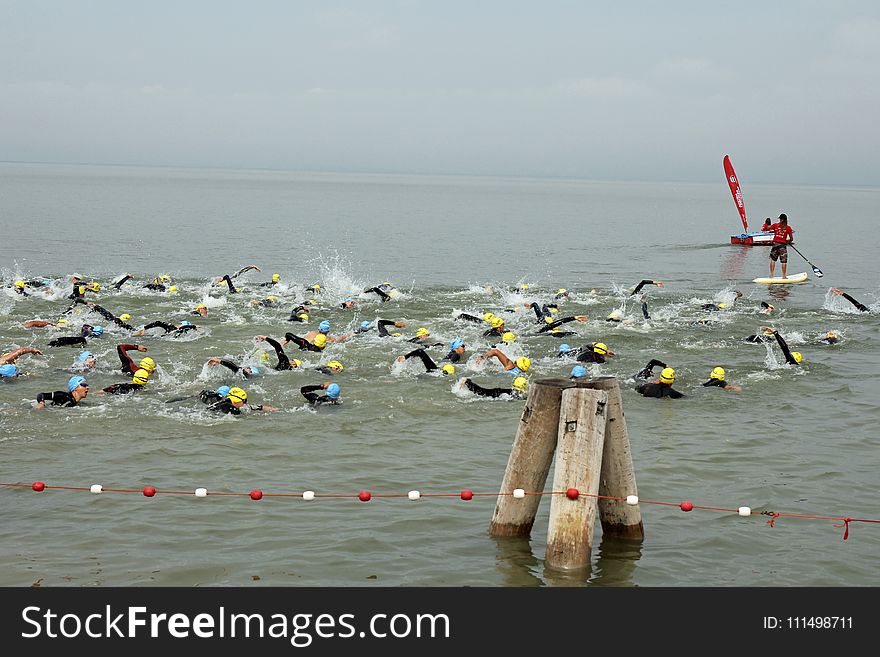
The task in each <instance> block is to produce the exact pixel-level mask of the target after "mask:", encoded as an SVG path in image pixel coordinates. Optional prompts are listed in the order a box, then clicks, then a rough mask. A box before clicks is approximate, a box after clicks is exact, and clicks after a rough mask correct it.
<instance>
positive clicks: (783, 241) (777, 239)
mask: <svg viewBox="0 0 880 657" xmlns="http://www.w3.org/2000/svg"><path fill="white" fill-rule="evenodd" d="M770 230H772V231H773V246H772V247H770V278H773V273H774V272H775V271H776V261H777V260H779V262H781V263H782V278H788V276H787V270H788V245H789V244H791V243H792V242H793V241H794V231H793V230H792V229H791V226H789V225H788V217H786V216H785V214H784V213H783V214H781V215H779V221H778V222H776V223H775V224H773V225H772V226H770Z"/></svg>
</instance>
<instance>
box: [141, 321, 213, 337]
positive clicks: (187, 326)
mask: <svg viewBox="0 0 880 657" xmlns="http://www.w3.org/2000/svg"><path fill="white" fill-rule="evenodd" d="M154 328H160V329H162V330H163V331H165V333H164V334H163V335H168V334H169V333H171V334H172V335H171V337H172V338H179V337H180V336H181V335H184V334H185V333H187V332H188V331H195V330H197V329H198V328H199V327H198V326H196V325H195V324H193V323H192V322H188V321H182V322H181V323H180V324H169V323H168V322H161V321H155V322H150V323H149V324H147V325H146V326H144V327H143V328H139V329H138V330H137V331H136V332H135V335H143V334H144V333H146V332H147V331H149V330H151V329H154Z"/></svg>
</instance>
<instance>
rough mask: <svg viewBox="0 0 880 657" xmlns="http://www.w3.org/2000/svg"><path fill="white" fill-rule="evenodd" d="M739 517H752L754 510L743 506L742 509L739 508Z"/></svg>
mask: <svg viewBox="0 0 880 657" xmlns="http://www.w3.org/2000/svg"><path fill="white" fill-rule="evenodd" d="M739 515H741V516H750V515H752V510H751V509H750V508H749V507H747V506H741V507H739Z"/></svg>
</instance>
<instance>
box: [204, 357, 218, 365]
mask: <svg viewBox="0 0 880 657" xmlns="http://www.w3.org/2000/svg"><path fill="white" fill-rule="evenodd" d="M207 364H208V365H219V364H220V359H219V358H209V359H208V363H207Z"/></svg>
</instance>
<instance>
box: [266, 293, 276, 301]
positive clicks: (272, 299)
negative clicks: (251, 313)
mask: <svg viewBox="0 0 880 657" xmlns="http://www.w3.org/2000/svg"><path fill="white" fill-rule="evenodd" d="M266 301H271V302H272V303H275V302H276V301H278V297H276V296H272V295H271V294H270V295H269V296H268V297H266Z"/></svg>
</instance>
